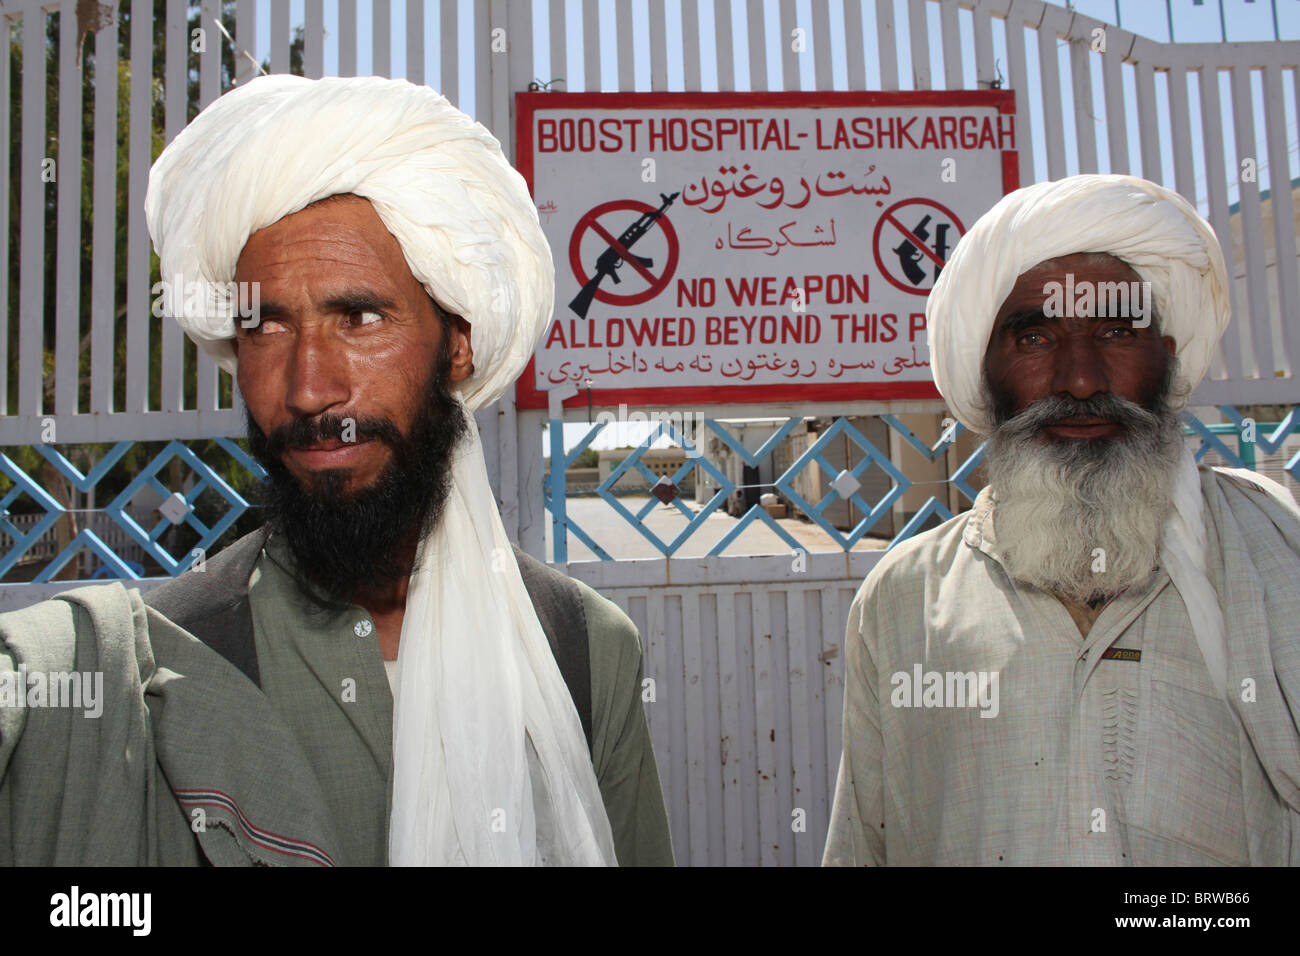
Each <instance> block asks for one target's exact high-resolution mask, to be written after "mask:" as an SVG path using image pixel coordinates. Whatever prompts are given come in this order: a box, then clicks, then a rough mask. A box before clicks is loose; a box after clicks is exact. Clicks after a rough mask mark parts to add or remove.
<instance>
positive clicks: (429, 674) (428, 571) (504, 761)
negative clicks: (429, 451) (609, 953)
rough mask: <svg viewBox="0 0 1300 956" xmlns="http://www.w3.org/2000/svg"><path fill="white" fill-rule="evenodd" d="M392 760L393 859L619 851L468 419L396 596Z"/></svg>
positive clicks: (591, 855)
mask: <svg viewBox="0 0 1300 956" xmlns="http://www.w3.org/2000/svg"><path fill="white" fill-rule="evenodd" d="M466 414H468V413H466ZM530 750H531V751H532V752H533V753H535V758H534V759H535V760H536V763H537V765H538V766H539V767H540V771H541V772H540V774H539V775H538V776H539V779H533V778H532V777H531V775H530V772H529V763H530V760H529V751H530ZM393 763H394V770H393V773H394V776H393V808H392V816H391V819H390V827H389V831H390V836H389V855H390V860H391V862H392V863H393V864H394V865H412V864H415V865H419V864H427V865H435V866H437V865H454V864H468V865H471V866H474V865H513V866H520V865H522V866H531V865H537V864H541V863H546V864H548V865H564V866H599V865H614V864H615V862H616V861H615V858H614V841H613V835H612V833H611V831H610V826H609V820H608V819H607V817H606V815H605V808H604V804H603V803H602V802H601V796H600V790H599V787H598V786H597V783H596V775H595V772H594V771H593V769H592V765H591V758H590V757H589V756H588V753H587V748H586V744H585V741H584V737H583V733H582V726H581V723H580V721H579V719H578V712H577V709H576V708H575V707H574V704H573V700H572V698H571V697H570V695H569V692H568V689H567V688H566V687H565V684H564V679H563V677H562V676H561V674H560V669H559V667H558V665H557V664H556V663H555V658H554V656H553V655H552V653H551V649H550V645H549V644H548V643H547V640H546V635H545V634H544V633H543V632H542V626H541V623H540V622H539V621H538V619H537V614H536V612H535V611H534V610H533V606H532V602H531V601H530V599H529V597H528V592H527V591H526V590H525V588H524V582H523V579H522V578H521V577H520V574H519V565H518V563H517V562H516V561H515V556H514V552H513V551H512V550H511V547H510V541H509V539H508V538H507V537H506V533H505V528H504V527H503V526H502V524H501V517H500V515H499V513H498V511H497V507H496V502H495V500H493V497H492V490H491V487H490V486H489V484H488V477H487V469H486V468H485V467H484V464H483V449H482V446H481V444H480V442H479V437H478V429H477V427H476V426H475V425H474V422H473V419H472V418H470V422H469V429H468V435H467V438H466V440H465V441H463V442H462V444H461V447H460V448H459V449H458V451H457V453H456V458H455V461H454V464H453V466H452V483H451V494H450V497H449V499H448V501H447V506H446V508H445V509H444V513H443V516H442V518H441V520H440V521H439V524H438V527H437V528H436V529H435V531H434V532H433V533H432V534H430V535H429V536H427V537H426V538H425V540H424V543H423V544H422V545H421V547H420V551H419V557H418V568H417V570H416V572H415V574H414V575H413V576H412V578H411V584H410V590H409V591H408V593H407V599H406V616H405V618H404V619H403V623H402V641H401V644H400V647H399V651H398V677H397V688H396V703H395V707H394V719H393ZM539 785H540V786H541V787H542V788H544V789H545V792H544V793H537V792H536V791H535V789H534V788H535V787H536V786H539ZM539 807H540V808H544V812H543V813H542V814H540V816H541V817H542V820H541V822H540V825H539V819H538V817H539V814H538V813H537V812H536V808H539Z"/></svg>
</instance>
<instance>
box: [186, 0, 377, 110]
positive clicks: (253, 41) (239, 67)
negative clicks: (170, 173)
mask: <svg viewBox="0 0 1300 956" xmlns="http://www.w3.org/2000/svg"><path fill="white" fill-rule="evenodd" d="M169 2H170V0H169ZM343 2H344V3H352V4H353V9H354V10H355V9H356V0H343ZM183 6H184V4H182V7H183ZM355 19H356V18H355V16H354V17H353V27H352V32H353V34H355V33H356V25H355ZM183 20H184V17H182V21H183ZM183 30H184V27H183V26H182V31H183ZM232 32H233V33H234V36H235V44H236V46H237V47H238V49H236V50H235V51H234V53H235V85H236V86H238V85H240V84H241V83H247V82H248V81H249V80H251V79H252V78H253V77H255V76H258V75H260V74H261V69H260V66H261V64H259V63H257V62H256V61H254V60H253V59H252V58H253V57H254V56H255V55H256V50H257V0H237V2H236V3H235V29H234V31H232ZM217 40H218V42H221V43H225V42H226V38H225V37H217ZM169 42H170V41H169ZM186 46H187V45H186V44H184V43H182V47H186ZM168 52H170V51H168ZM186 55H187V52H186V49H182V50H181V56H182V57H184V56H186ZM340 75H344V76H346V75H347V74H340ZM185 92H186V91H185V87H184V85H183V84H182V87H181V94H180V95H181V98H182V99H184V97H185Z"/></svg>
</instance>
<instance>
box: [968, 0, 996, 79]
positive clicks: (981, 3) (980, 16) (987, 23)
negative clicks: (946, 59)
mask: <svg viewBox="0 0 1300 956" xmlns="http://www.w3.org/2000/svg"><path fill="white" fill-rule="evenodd" d="M972 20H973V21H974V22H973V24H972V25H973V28H974V29H973V33H974V34H975V86H976V87H977V88H979V89H991V88H992V86H993V81H994V80H995V79H997V70H996V69H995V68H994V63H993V17H992V15H991V14H990V13H989V5H988V2H987V0H976V3H975V10H974V13H973V14H972Z"/></svg>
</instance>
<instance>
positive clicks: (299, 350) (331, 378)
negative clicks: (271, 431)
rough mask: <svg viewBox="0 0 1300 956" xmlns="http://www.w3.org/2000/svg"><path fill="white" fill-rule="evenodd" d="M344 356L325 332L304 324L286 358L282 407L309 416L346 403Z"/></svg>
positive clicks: (346, 380) (347, 394) (347, 392)
mask: <svg viewBox="0 0 1300 956" xmlns="http://www.w3.org/2000/svg"><path fill="white" fill-rule="evenodd" d="M347 368H348V364H347V357H346V355H344V354H343V350H342V349H341V348H340V347H339V345H338V344H337V343H335V342H332V341H331V340H330V338H329V336H328V335H327V334H325V330H324V329H322V328H319V327H316V326H315V325H314V324H311V325H304V327H303V328H302V329H300V330H299V334H298V335H297V336H296V339H295V341H294V343H293V352H292V354H291V355H290V356H289V369H288V372H289V375H288V383H287V385H288V392H287V394H286V396H285V404H286V405H287V406H288V407H289V410H290V411H292V412H293V413H294V414H296V415H302V416H306V417H312V416H315V415H319V414H321V413H322V412H325V411H327V410H328V409H330V408H332V407H334V406H336V405H344V404H346V403H347V400H348V397H349V395H350V388H349V385H348V378H347Z"/></svg>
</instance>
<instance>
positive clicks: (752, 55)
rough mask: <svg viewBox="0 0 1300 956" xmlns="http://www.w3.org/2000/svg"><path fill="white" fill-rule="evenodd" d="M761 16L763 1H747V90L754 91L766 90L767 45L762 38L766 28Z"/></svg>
mask: <svg viewBox="0 0 1300 956" xmlns="http://www.w3.org/2000/svg"><path fill="white" fill-rule="evenodd" d="M763 16H764V14H763V0H748V3H747V5H746V7H745V20H746V22H747V24H748V26H749V88H750V89H751V90H755V91H757V90H766V89H767V88H768V81H767V43H766V39H765V37H764V34H765V33H766V30H767V27H766V25H765V23H764V20H763Z"/></svg>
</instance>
